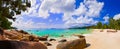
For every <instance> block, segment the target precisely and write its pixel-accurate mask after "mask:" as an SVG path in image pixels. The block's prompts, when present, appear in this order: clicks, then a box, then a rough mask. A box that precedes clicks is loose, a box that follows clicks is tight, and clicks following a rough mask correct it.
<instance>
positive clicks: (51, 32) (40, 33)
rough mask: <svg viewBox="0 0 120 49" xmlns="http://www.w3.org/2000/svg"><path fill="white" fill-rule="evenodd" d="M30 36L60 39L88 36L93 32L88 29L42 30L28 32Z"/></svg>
mask: <svg viewBox="0 0 120 49" xmlns="http://www.w3.org/2000/svg"><path fill="white" fill-rule="evenodd" d="M26 31H27V32H29V33H30V34H34V35H37V36H45V35H49V36H50V37H60V36H61V35H63V36H71V35H73V34H88V33H91V31H92V30H88V29H40V30H26Z"/></svg>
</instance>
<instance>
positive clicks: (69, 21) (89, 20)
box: [13, 0, 104, 28]
mask: <svg viewBox="0 0 120 49" xmlns="http://www.w3.org/2000/svg"><path fill="white" fill-rule="evenodd" d="M40 1H41V2H40V3H36V2H37V0H31V4H32V6H31V7H30V8H28V12H27V11H26V12H22V14H21V15H28V16H32V17H41V18H44V19H46V18H48V17H49V16H50V13H63V16H62V17H63V21H64V22H65V25H67V26H69V25H82V26H84V24H91V25H92V24H96V23H97V22H98V21H96V20H94V18H95V17H99V15H100V12H101V10H102V8H103V6H104V3H103V2H98V1H96V0H84V1H83V2H80V6H79V7H78V8H77V9H75V1H76V0H40ZM74 15H75V16H78V17H77V18H74V17H73V16H74ZM18 20H19V19H18ZM56 20H57V19H56ZM49 21H51V20H49ZM19 23H23V24H20V25H23V26H21V27H26V28H29V27H28V26H31V27H30V28H35V27H36V26H37V25H35V26H34V22H33V21H32V20H29V21H27V22H24V21H23V20H19ZM19 23H14V25H13V26H16V27H19V25H17V24H19ZM26 23H27V24H29V25H28V26H26ZM41 26H42V25H41ZM47 27H48V26H47Z"/></svg>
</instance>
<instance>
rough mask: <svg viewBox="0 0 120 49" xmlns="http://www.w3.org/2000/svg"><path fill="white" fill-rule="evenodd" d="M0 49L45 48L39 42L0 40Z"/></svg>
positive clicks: (45, 48)
mask: <svg viewBox="0 0 120 49" xmlns="http://www.w3.org/2000/svg"><path fill="white" fill-rule="evenodd" d="M0 49H47V47H46V46H45V45H43V44H42V43H40V42H21V41H5V40H4V41H0Z"/></svg>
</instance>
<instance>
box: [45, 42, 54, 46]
mask: <svg viewBox="0 0 120 49" xmlns="http://www.w3.org/2000/svg"><path fill="white" fill-rule="evenodd" d="M44 44H45V45H46V46H52V44H50V43H49V42H44Z"/></svg>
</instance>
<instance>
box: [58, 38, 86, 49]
mask: <svg viewBox="0 0 120 49" xmlns="http://www.w3.org/2000/svg"><path fill="white" fill-rule="evenodd" d="M85 47H86V40H85V38H80V39H76V40H73V41H68V42H64V43H60V44H58V45H57V47H56V49H84V48H85Z"/></svg>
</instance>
